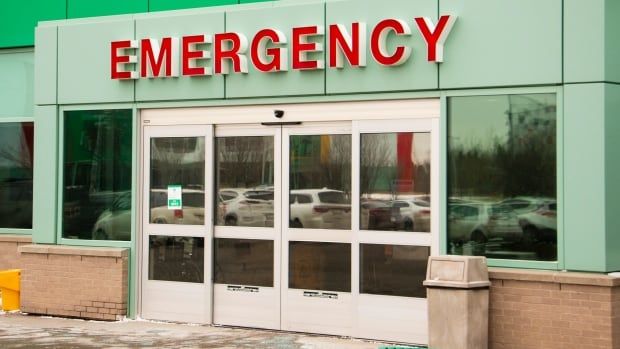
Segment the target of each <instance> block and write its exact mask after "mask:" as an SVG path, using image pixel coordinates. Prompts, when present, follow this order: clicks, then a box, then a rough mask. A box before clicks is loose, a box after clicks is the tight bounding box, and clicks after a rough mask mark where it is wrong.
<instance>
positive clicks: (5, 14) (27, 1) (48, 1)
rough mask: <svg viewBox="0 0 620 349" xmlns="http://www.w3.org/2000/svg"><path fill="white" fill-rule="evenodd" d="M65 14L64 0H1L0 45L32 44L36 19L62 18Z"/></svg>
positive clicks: (65, 4) (65, 5)
mask: <svg viewBox="0 0 620 349" xmlns="http://www.w3.org/2000/svg"><path fill="white" fill-rule="evenodd" d="M66 15H67V3H66V0H23V1H3V2H2V11H0V33H2V35H0V47H18V46H32V45H34V27H35V26H36V25H37V22H38V21H46V20H52V19H64V18H66Z"/></svg>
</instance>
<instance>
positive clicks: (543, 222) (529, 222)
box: [518, 200, 558, 242]
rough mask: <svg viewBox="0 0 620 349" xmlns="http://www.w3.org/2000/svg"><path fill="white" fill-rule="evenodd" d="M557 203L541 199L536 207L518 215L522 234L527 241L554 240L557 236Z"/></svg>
mask: <svg viewBox="0 0 620 349" xmlns="http://www.w3.org/2000/svg"><path fill="white" fill-rule="evenodd" d="M557 208H558V206H557V203H556V201H553V200H547V201H542V202H541V203H539V205H538V207H537V209H535V210H533V211H531V212H528V213H524V214H521V215H519V216H518V220H519V225H520V226H521V229H522V230H523V236H524V238H525V239H526V240H529V241H532V242H533V241H551V242H553V241H555V240H556V237H557V222H558V220H557Z"/></svg>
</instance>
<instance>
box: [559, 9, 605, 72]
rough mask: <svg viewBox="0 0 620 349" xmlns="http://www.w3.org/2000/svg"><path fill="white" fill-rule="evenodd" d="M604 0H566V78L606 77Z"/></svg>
mask: <svg viewBox="0 0 620 349" xmlns="http://www.w3.org/2000/svg"><path fill="white" fill-rule="evenodd" d="M604 16H605V0H590V1H583V0H564V81H565V82H568V83H571V82H596V81H599V82H600V81H603V80H605V64H604V62H605V53H604V52H605V37H604V28H605V18H604Z"/></svg>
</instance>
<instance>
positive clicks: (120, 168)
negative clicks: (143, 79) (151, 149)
mask: <svg viewBox="0 0 620 349" xmlns="http://www.w3.org/2000/svg"><path fill="white" fill-rule="evenodd" d="M63 139H64V140H63V142H64V145H63V151H64V178H63V180H64V186H63V196H62V197H63V221H62V236H63V237H64V238H70V239H96V240H124V241H129V240H130V239H131V203H132V199H131V183H132V177H131V167H132V163H133V159H132V151H131V143H132V139H133V135H132V111H131V110H85V111H68V112H65V117H64V136H63Z"/></svg>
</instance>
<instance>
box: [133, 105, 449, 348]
mask: <svg viewBox="0 0 620 349" xmlns="http://www.w3.org/2000/svg"><path fill="white" fill-rule="evenodd" d="M439 110H440V108H439V100H438V99H422V100H390V101H372V102H336V103H308V104H289V105H261V106H229V107H205V108H186V109H146V110H141V111H140V120H141V125H142V127H141V139H142V142H141V144H142V148H141V150H140V154H141V164H142V165H141V172H140V180H141V196H142V200H141V203H142V204H141V208H140V210H141V220H140V222H139V224H140V231H141V238H140V239H139V243H140V248H139V249H140V251H141V255H140V256H139V260H140V268H139V270H140V285H139V292H138V297H139V300H138V304H139V312H140V315H141V317H143V318H146V319H154V320H166V321H181V322H191V323H205V324H211V323H212V324H218V325H232V326H244V327H255V328H268V329H281V330H289V331H300V332H312V333H322V334H332V335H341V336H352V337H359V338H371V339H381V340H393V341H399V342H407V343H418V344H425V343H426V342H427V313H426V311H427V310H426V306H427V305H426V290H425V289H424V287H423V285H422V281H423V280H424V278H425V272H426V261H427V259H428V257H429V255H432V254H437V253H438V216H437V214H438V187H439V183H438V181H439V179H438V178H439V173H440V172H439V170H440V169H439V163H440V162H439V158H438V154H439V152H438V145H439V135H438V131H437V130H438V128H439Z"/></svg>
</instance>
